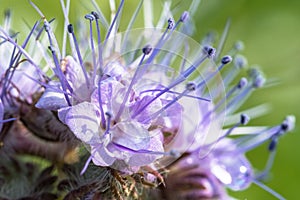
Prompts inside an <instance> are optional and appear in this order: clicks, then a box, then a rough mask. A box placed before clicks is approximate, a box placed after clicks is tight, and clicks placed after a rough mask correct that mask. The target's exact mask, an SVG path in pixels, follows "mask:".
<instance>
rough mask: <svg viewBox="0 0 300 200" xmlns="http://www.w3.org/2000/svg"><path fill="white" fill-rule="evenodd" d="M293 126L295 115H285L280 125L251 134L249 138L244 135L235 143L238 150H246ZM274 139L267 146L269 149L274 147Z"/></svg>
mask: <svg viewBox="0 0 300 200" xmlns="http://www.w3.org/2000/svg"><path fill="white" fill-rule="evenodd" d="M294 126H295V117H294V116H287V117H286V118H285V120H284V121H283V122H282V124H281V125H279V126H275V127H273V128H269V129H266V130H264V131H262V132H261V133H259V134H256V135H254V136H252V135H251V136H252V137H251V138H249V137H248V136H244V137H242V138H239V139H237V140H236V143H237V144H238V146H239V147H240V148H239V151H241V152H247V151H249V150H251V149H253V148H255V147H257V146H258V145H260V144H262V143H264V142H265V141H267V140H269V139H272V140H274V139H275V138H278V137H279V136H281V135H283V134H285V133H287V132H289V131H291V130H293V128H294ZM276 140H277V139H276ZM276 140H274V141H273V144H271V146H269V148H270V149H273V148H274V149H275V147H276Z"/></svg>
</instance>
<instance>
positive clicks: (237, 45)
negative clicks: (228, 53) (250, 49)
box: [234, 41, 245, 51]
mask: <svg viewBox="0 0 300 200" xmlns="http://www.w3.org/2000/svg"><path fill="white" fill-rule="evenodd" d="M234 48H235V49H236V50H237V51H242V50H244V48H245V46H244V43H243V42H242V41H237V42H236V43H235V44H234Z"/></svg>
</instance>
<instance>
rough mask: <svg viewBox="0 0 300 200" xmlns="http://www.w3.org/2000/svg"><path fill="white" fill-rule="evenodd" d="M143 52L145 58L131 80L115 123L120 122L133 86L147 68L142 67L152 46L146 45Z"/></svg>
mask: <svg viewBox="0 0 300 200" xmlns="http://www.w3.org/2000/svg"><path fill="white" fill-rule="evenodd" d="M142 51H143V56H142V58H141V60H140V62H139V64H138V66H137V69H136V71H135V72H134V75H133V77H132V79H131V82H130V84H129V86H128V89H127V91H126V94H125V96H124V99H123V102H122V104H121V105H120V108H119V111H118V113H117V115H116V118H115V121H118V120H119V118H120V116H121V115H122V113H123V111H124V109H125V104H126V102H127V100H128V97H129V94H130V92H131V90H132V87H133V85H134V84H135V83H136V81H137V78H138V75H140V71H141V70H142V68H145V65H143V66H142V64H143V62H144V59H145V57H146V55H149V54H150V53H151V51H152V47H151V46H150V45H146V46H145V47H144V48H143V49H142Z"/></svg>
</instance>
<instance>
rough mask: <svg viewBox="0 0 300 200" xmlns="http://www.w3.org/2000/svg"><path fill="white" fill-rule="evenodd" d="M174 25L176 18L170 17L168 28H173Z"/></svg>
mask: <svg viewBox="0 0 300 200" xmlns="http://www.w3.org/2000/svg"><path fill="white" fill-rule="evenodd" d="M173 26H174V20H173V19H171V18H169V19H168V29H169V30H171V29H172V28H173Z"/></svg>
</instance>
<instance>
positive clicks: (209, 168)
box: [0, 0, 295, 199]
mask: <svg viewBox="0 0 300 200" xmlns="http://www.w3.org/2000/svg"><path fill="white" fill-rule="evenodd" d="M92 3H93V5H94V9H95V10H96V11H92V12H90V13H89V14H86V15H85V16H84V18H85V20H86V27H85V25H82V24H81V25H78V26H79V28H76V26H74V25H72V24H70V23H69V18H68V13H69V6H70V5H69V4H70V1H67V2H66V4H65V3H64V1H61V6H62V10H63V12H64V16H65V23H64V25H65V26H64V36H63V41H62V47H60V45H59V42H57V39H56V37H55V33H54V31H53V25H52V21H53V20H49V21H48V20H47V18H46V17H45V16H44V15H43V14H42V12H41V11H40V10H39V9H38V7H37V6H36V5H34V4H32V6H33V7H34V8H35V9H36V11H37V12H38V13H39V14H40V15H41V20H39V21H38V22H36V23H35V24H34V26H33V27H32V29H31V31H30V33H29V35H28V36H27V37H26V39H25V41H24V43H23V44H21V45H19V44H18V42H17V39H16V38H17V34H14V33H11V31H10V27H9V24H10V13H9V12H7V13H6V17H5V22H4V25H3V26H1V27H0V38H1V43H0V58H1V60H0V73H1V82H0V89H1V102H0V117H1V127H0V129H2V130H1V135H0V139H1V144H2V146H1V149H0V151H1V154H3V155H8V156H11V157H14V156H15V155H16V154H21V155H23V154H31V155H37V156H39V157H42V158H46V159H48V160H50V161H51V162H52V163H53V164H54V165H56V164H57V163H59V164H57V168H59V167H60V166H61V165H67V164H68V165H70V166H77V165H78V163H80V168H81V169H80V174H77V175H76V177H78V180H81V179H80V178H79V177H84V178H83V179H84V180H85V181H83V182H84V184H83V183H82V182H80V181H78V182H76V184H75V183H74V182H72V183H73V185H75V186H74V187H75V190H71V192H70V191H69V193H67V195H66V196H65V199H72V198H76V197H80V198H82V199H89V198H91V197H94V198H101V199H102V198H119V199H123V198H125V197H126V198H133V199H140V198H145V196H143V195H146V196H147V194H148V196H147V197H148V198H149V199H150V198H161V199H163V198H164V199H214V198H218V199H229V198H230V197H229V196H228V194H227V193H226V188H229V189H231V190H235V191H238V190H243V189H245V188H247V187H248V186H249V185H250V184H251V183H256V184H258V185H261V186H262V187H264V188H265V189H266V190H268V191H270V192H271V193H273V194H274V195H275V196H277V197H279V198H282V197H281V196H280V195H279V194H277V193H276V192H274V191H272V190H271V189H270V188H267V187H266V186H264V185H262V183H261V182H260V181H261V180H262V179H263V178H264V177H265V176H266V174H267V173H268V171H269V170H270V167H271V163H272V161H273V160H272V159H273V155H274V152H275V150H276V144H277V142H278V138H279V137H280V136H281V135H283V134H285V133H286V132H288V131H291V130H292V129H293V127H294V123H295V119H294V117H293V116H287V117H286V119H285V120H284V121H283V122H282V123H281V124H280V125H278V126H275V127H271V128H266V127H262V128H257V127H247V128H245V127H243V128H241V127H240V126H242V125H246V124H247V123H248V121H249V119H250V118H249V116H248V115H247V114H246V113H247V112H246V111H245V112H243V113H237V114H234V113H235V112H236V111H237V110H238V109H239V107H240V106H241V104H242V103H243V102H244V101H245V100H246V98H247V97H248V96H249V95H250V93H251V92H252V91H253V90H255V89H257V88H260V87H263V85H264V82H265V78H264V76H263V74H262V73H261V72H260V71H259V70H258V69H250V70H249V71H250V73H249V77H248V78H245V77H243V78H241V79H240V80H239V81H238V82H237V83H234V80H235V77H236V76H237V74H238V71H240V70H243V69H244V68H245V66H246V65H247V61H246V59H245V58H244V57H243V56H241V55H239V54H238V53H239V52H240V51H241V50H242V44H241V43H240V42H238V43H236V44H235V45H234V46H233V48H232V50H231V51H230V52H228V55H225V56H223V57H220V54H221V52H220V49H222V45H223V42H224V41H220V45H219V47H218V48H217V49H215V48H214V47H213V45H215V44H214V41H213V40H212V38H211V36H210V35H208V36H207V37H206V38H205V39H204V40H203V42H202V44H201V45H200V44H199V43H197V42H196V41H194V40H193V39H192V38H190V37H189V36H188V34H190V32H191V30H192V26H193V20H192V16H193V12H194V11H192V12H190V13H189V12H187V11H185V12H183V13H182V14H181V15H180V16H179V17H178V19H177V21H176V20H174V18H173V15H172V12H171V5H170V3H169V2H165V3H164V10H165V12H164V13H162V15H161V17H160V19H159V21H158V22H157V25H156V26H154V25H153V18H152V13H150V14H149V12H148V11H150V10H151V2H150V1H145V2H143V1H141V2H140V3H139V5H138V6H137V8H136V10H135V12H134V13H133V17H132V19H131V21H130V23H129V24H128V28H127V29H126V31H124V32H118V25H119V23H120V20H121V15H122V10H123V8H124V3H125V2H124V0H122V1H121V2H120V5H119V7H118V8H117V9H116V8H115V3H114V1H110V6H111V10H112V19H111V23H108V22H107V20H106V18H105V17H104V16H103V14H102V11H101V9H100V8H99V7H98V6H97V4H95V2H94V1H92ZM143 4H144V13H145V14H144V19H145V25H146V26H147V27H145V28H144V29H134V30H132V25H133V23H134V21H135V19H137V17H138V16H139V15H140V14H139V12H140V11H141V9H142V6H143ZM197 4H198V1H192V3H191V8H194V7H197ZM191 10H195V9H191ZM80 21H83V19H82V20H81V19H80ZM228 26H229V24H227V25H226V27H225V31H224V33H223V36H224V37H222V38H225V37H226V34H227V30H228ZM78 35H79V36H80V37H78ZM67 38H69V42H67ZM67 44H69V47H68V48H67ZM69 49H70V51H69ZM223 68H227V69H226V70H225V72H223ZM257 109H259V108H257ZM260 109H262V108H260ZM237 116H238V117H237ZM229 119H233V120H229ZM224 120H225V124H226V127H229V128H227V129H224V128H223V124H224ZM231 135H241V136H240V137H237V138H235V139H233V138H230V136H231ZM244 135H245V136H244ZM266 141H270V145H269V151H270V158H271V159H270V161H269V163H270V164H269V165H268V166H267V168H266V169H265V170H264V171H263V172H262V173H259V174H255V173H254V170H253V167H252V166H251V164H250V162H249V161H248V159H247V158H246V157H245V153H246V152H248V151H250V150H251V149H253V148H255V147H256V146H258V145H260V144H262V143H264V142H266ZM85 148H86V149H87V150H88V151H85ZM84 152H85V153H88V156H87V157H85V156H84V157H85V159H84V160H80V161H79V157H80V155H82V154H84ZM95 166H96V167H95ZM91 169H92V170H93V171H99V172H103V174H105V175H103V176H101V177H102V179H101V180H99V179H96V178H95V179H91V178H89V179H87V178H86V174H89V173H91ZM101 170H102V171H101ZM103 170H104V171H103ZM49 173H53V172H52V171H51V172H50V171H49ZM66 174H70V173H69V172H68V173H66ZM92 174H93V173H92ZM107 174H108V175H107ZM73 175H74V174H73ZM74 176H75V175H74ZM87 180H89V181H91V182H88V181H87ZM68 181H69V182H68V184H71V183H70V180H68ZM104 182H105V183H104ZM63 183H66V182H63ZM63 183H62V182H61V183H59V186H60V187H58V188H61V187H62V185H64V184H63ZM133 183H134V184H133ZM71 185H72V184H71ZM107 185H108V186H109V187H108V186H107ZM76 187H77V188H76ZM130 188H131V189H130ZM140 188H142V189H143V190H140ZM58 190H60V189H58ZM78 190H80V191H82V192H81V193H80V194H79V193H77V191H78ZM2 193H4V195H6V196H7V193H5V191H1V190H0V197H2V196H1V195H3V194H2ZM149 194H151V195H149ZM35 197H36V196H35Z"/></svg>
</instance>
